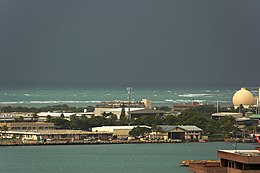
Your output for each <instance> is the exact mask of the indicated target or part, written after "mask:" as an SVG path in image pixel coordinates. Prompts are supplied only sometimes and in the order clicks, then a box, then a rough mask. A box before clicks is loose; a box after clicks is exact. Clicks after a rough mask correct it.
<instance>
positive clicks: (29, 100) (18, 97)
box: [0, 87, 239, 107]
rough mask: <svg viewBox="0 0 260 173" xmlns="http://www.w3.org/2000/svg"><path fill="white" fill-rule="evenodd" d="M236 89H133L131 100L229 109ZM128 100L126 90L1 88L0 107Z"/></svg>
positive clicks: (155, 103) (84, 103) (74, 104)
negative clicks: (202, 104) (214, 105)
mask: <svg viewBox="0 0 260 173" xmlns="http://www.w3.org/2000/svg"><path fill="white" fill-rule="evenodd" d="M238 89H239V88H231V87H230V88H228V87H226V88H133V93H132V100H136V101H140V100H141V99H142V98H147V99H150V100H152V102H153V104H154V105H155V106H157V105H168V106H171V105H172V104H174V103H185V102H186V103H187V102H192V101H195V102H200V103H204V104H205V103H208V104H216V102H217V101H218V102H219V103H220V104H222V105H231V101H232V96H233V94H234V93H235V91H236V90H238ZM111 100H127V91H126V88H83V87H82V88H51V87H45V88H41V87H38V88H0V105H19V106H35V107H40V106H46V105H54V104H68V105H73V106H88V105H95V104H98V103H100V102H101V101H111Z"/></svg>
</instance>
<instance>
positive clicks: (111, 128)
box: [92, 126, 151, 132]
mask: <svg viewBox="0 0 260 173" xmlns="http://www.w3.org/2000/svg"><path fill="white" fill-rule="evenodd" d="M135 127H146V128H151V127H149V126H102V127H93V128H92V132H114V130H132V129H133V128H135Z"/></svg>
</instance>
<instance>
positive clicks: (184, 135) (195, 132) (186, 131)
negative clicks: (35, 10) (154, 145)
mask: <svg viewBox="0 0 260 173" xmlns="http://www.w3.org/2000/svg"><path fill="white" fill-rule="evenodd" d="M159 127H160V128H161V130H160V132H153V133H151V134H150V139H162V140H169V139H173V140H200V139H202V132H203V130H202V129H200V128H198V127H197V126H165V125H160V126H159Z"/></svg>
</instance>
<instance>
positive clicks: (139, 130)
mask: <svg viewBox="0 0 260 173" xmlns="http://www.w3.org/2000/svg"><path fill="white" fill-rule="evenodd" d="M150 132H151V129H149V128H146V127H139V126H138V127H134V128H133V129H132V130H131V131H130V132H129V135H130V136H133V137H140V136H144V135H145V134H147V133H150Z"/></svg>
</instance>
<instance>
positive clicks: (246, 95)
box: [233, 88, 255, 108]
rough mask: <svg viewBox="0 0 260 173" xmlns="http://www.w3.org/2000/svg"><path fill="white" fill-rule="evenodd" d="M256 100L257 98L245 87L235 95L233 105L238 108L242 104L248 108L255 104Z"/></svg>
mask: <svg viewBox="0 0 260 173" xmlns="http://www.w3.org/2000/svg"><path fill="white" fill-rule="evenodd" d="M254 100H255V98H254V96H253V94H252V93H251V92H250V91H248V90H247V89H245V88H241V89H240V90H239V91H237V92H236V93H235V94H234V96H233V105H234V107H235V108H238V107H239V106H240V105H242V106H243V107H244V108H248V107H249V106H251V105H253V104H254Z"/></svg>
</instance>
